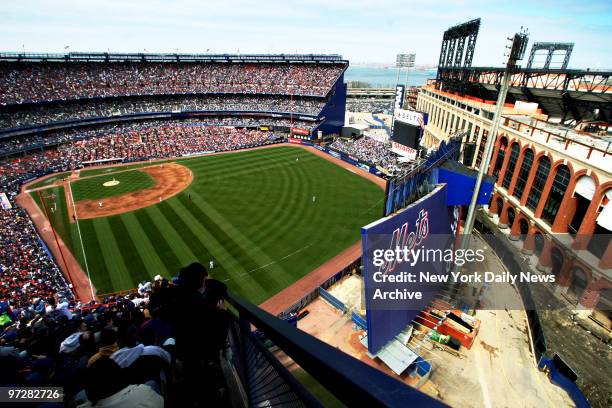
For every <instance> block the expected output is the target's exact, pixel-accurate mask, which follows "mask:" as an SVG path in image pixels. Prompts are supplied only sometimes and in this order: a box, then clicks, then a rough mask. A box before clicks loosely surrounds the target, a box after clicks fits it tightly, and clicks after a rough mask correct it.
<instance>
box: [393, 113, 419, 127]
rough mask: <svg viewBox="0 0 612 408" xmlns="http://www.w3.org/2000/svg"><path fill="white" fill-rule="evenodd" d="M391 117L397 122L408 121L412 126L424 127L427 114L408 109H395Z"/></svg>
mask: <svg viewBox="0 0 612 408" xmlns="http://www.w3.org/2000/svg"><path fill="white" fill-rule="evenodd" d="M393 118H394V119H395V120H397V121H399V122H404V123H408V124H409V125H412V126H418V127H420V128H424V127H425V125H426V124H427V114H425V113H423V112H417V111H413V110H408V109H396V110H395V111H394V112H393Z"/></svg>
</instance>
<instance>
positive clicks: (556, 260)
mask: <svg viewBox="0 0 612 408" xmlns="http://www.w3.org/2000/svg"><path fill="white" fill-rule="evenodd" d="M550 257H551V259H552V270H551V272H552V273H553V275H555V276H557V275H559V272H561V268H562V267H563V262H564V257H563V252H561V250H560V249H559V248H557V247H553V249H552V250H551V251H550Z"/></svg>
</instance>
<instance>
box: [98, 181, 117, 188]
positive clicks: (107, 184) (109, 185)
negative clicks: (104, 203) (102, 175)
mask: <svg viewBox="0 0 612 408" xmlns="http://www.w3.org/2000/svg"><path fill="white" fill-rule="evenodd" d="M117 184H119V180H115V179H112V180H111V181H107V182H105V183H103V184H102V185H103V186H104V187H113V186H116V185H117Z"/></svg>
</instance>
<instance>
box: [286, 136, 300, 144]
mask: <svg viewBox="0 0 612 408" xmlns="http://www.w3.org/2000/svg"><path fill="white" fill-rule="evenodd" d="M287 140H289V143H292V144H302V140H301V139H295V138H293V137H290V138H288V139H287Z"/></svg>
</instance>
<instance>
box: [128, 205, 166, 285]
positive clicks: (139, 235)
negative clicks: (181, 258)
mask: <svg viewBox="0 0 612 408" xmlns="http://www.w3.org/2000/svg"><path fill="white" fill-rule="evenodd" d="M121 219H122V220H123V222H124V224H125V227H126V229H127V232H128V233H129V238H130V239H131V240H132V242H133V243H134V244H137V245H136V250H137V251H138V253H139V255H140V259H142V261H143V263H144V264H145V267H146V271H147V274H148V275H149V277H150V278H153V277H154V276H155V275H157V274H159V275H162V276H166V277H167V278H170V277H171V276H172V273H171V272H174V271H169V270H167V268H166V265H165V263H164V261H163V260H162V259H161V258H160V257H159V254H158V250H157V249H156V248H155V247H154V245H153V243H152V242H151V241H150V240H149V237H148V236H147V234H146V232H145V231H144V230H143V229H142V227H141V226H140V223H139V222H138V219H137V218H136V215H135V213H133V212H131V213H127V214H122V215H121Z"/></svg>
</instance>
